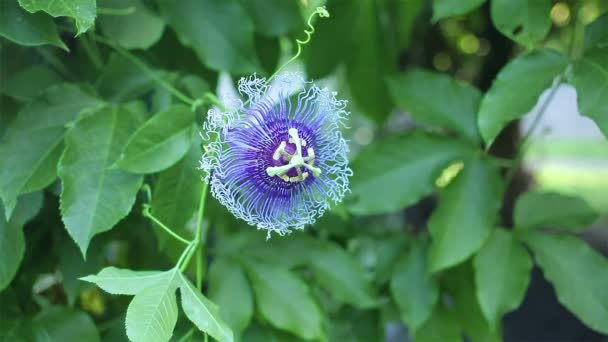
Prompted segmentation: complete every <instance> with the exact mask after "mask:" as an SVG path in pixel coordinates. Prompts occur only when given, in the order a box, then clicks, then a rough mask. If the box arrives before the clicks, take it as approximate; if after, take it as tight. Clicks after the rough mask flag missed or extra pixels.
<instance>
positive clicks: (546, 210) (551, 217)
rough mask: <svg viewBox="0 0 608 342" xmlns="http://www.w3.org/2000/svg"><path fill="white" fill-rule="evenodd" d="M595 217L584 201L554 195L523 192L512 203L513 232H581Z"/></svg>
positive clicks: (567, 196)
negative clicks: (513, 204)
mask: <svg viewBox="0 0 608 342" xmlns="http://www.w3.org/2000/svg"><path fill="white" fill-rule="evenodd" d="M598 216H599V215H598V213H597V212H596V211H595V210H594V209H593V208H591V207H590V206H589V204H587V202H586V201H585V200H584V199H582V198H580V197H575V196H570V195H562V194H558V193H554V192H534V191H529V192H525V193H523V194H522V195H521V196H520V197H519V198H518V199H517V202H515V212H514V220H515V226H516V227H517V228H543V227H554V228H566V229H570V230H574V231H581V230H584V229H585V228H588V227H589V226H590V225H591V224H593V222H595V220H597V218H598Z"/></svg>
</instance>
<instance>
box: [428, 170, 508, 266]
mask: <svg viewBox="0 0 608 342" xmlns="http://www.w3.org/2000/svg"><path fill="white" fill-rule="evenodd" d="M498 171H499V170H498V169H497V168H496V167H494V166H493V165H491V164H490V163H489V161H488V160H484V159H478V158H470V159H468V160H465V162H464V169H463V170H462V171H460V173H459V174H458V175H457V176H456V178H455V179H454V180H452V182H451V183H450V184H449V185H448V186H446V187H445V188H444V189H442V191H441V192H440V193H439V205H438V207H437V209H435V211H434V212H433V215H432V216H431V218H430V220H429V231H430V234H431V237H432V243H431V249H430V251H429V263H430V269H431V271H432V272H437V271H439V270H442V269H444V268H448V267H450V266H454V265H456V264H458V263H460V262H462V261H464V260H465V259H467V258H468V257H470V256H471V255H472V254H473V253H475V252H476V251H477V250H479V248H481V246H482V245H483V243H484V241H485V240H486V238H487V237H488V236H489V235H490V232H491V230H492V227H494V223H495V221H496V216H497V214H498V210H499V209H500V206H501V204H502V193H503V188H504V184H503V182H502V179H501V176H500V173H499V172H498Z"/></svg>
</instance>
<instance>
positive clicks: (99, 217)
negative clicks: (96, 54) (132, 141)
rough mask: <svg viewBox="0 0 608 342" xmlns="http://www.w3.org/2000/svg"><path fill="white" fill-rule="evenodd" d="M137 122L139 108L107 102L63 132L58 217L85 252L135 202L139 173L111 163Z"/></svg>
mask: <svg viewBox="0 0 608 342" xmlns="http://www.w3.org/2000/svg"><path fill="white" fill-rule="evenodd" d="M140 122H141V114H140V113H138V112H134V111H132V110H131V109H128V108H127V107H108V108H105V109H102V110H100V111H99V112H97V113H95V114H93V115H90V116H88V117H85V118H83V119H81V120H79V121H77V122H76V123H75V124H74V125H73V126H72V127H70V129H69V130H68V132H67V134H66V137H65V144H66V148H65V151H64V152H63V155H62V157H61V160H60V161H59V177H60V178H61V181H62V182H63V189H62V191H61V206H60V208H61V218H62V220H63V222H64V224H65V226H66V229H67V230H68V233H69V234H70V236H71V237H72V238H73V239H74V241H75V242H76V244H78V247H80V250H81V251H82V253H83V255H84V254H85V252H86V250H87V247H88V246H89V242H90V240H91V239H92V238H93V236H95V235H96V234H98V233H101V232H104V231H107V230H109V229H112V227H113V226H114V225H115V224H116V223H118V221H119V220H120V219H122V218H123V217H125V216H126V215H127V214H128V213H129V212H130V211H131V207H132V206H133V203H135V195H136V194H137V192H138V190H139V188H140V187H141V183H142V180H143V177H142V176H138V175H133V174H130V173H127V172H125V171H123V170H120V169H110V168H109V167H110V166H111V165H113V164H114V162H115V161H116V160H117V158H118V156H119V154H120V151H121V150H122V147H123V146H124V144H125V143H126V142H127V140H128V139H129V137H130V135H131V134H132V133H133V131H135V129H136V128H137V127H138V125H139V123H140ZM92 137H93V138H92ZM82 156H86V158H83V157H82Z"/></svg>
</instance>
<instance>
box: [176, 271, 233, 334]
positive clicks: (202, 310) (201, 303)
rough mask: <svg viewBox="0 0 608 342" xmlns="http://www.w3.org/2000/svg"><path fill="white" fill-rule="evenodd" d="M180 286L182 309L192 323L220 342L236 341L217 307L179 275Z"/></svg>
mask: <svg viewBox="0 0 608 342" xmlns="http://www.w3.org/2000/svg"><path fill="white" fill-rule="evenodd" d="M179 276H180V277H181V283H180V285H179V288H180V294H181V296H182V308H183V309H184V313H185V314H186V316H187V317H188V319H189V320H190V321H192V323H194V324H195V325H196V326H197V327H198V329H199V330H200V331H202V332H205V333H207V334H209V335H210V336H211V337H213V338H214V339H216V340H218V341H220V342H225V341H228V342H232V341H234V335H233V334H232V330H231V329H230V327H229V326H228V325H227V324H226V323H225V322H224V321H222V319H221V317H220V314H219V309H218V307H217V305H215V304H214V303H213V302H211V301H210V300H209V299H207V298H205V296H203V294H202V293H201V292H200V291H199V290H198V289H197V288H196V287H195V286H194V285H192V283H190V281H189V280H188V279H186V277H185V276H184V275H183V274H182V273H179Z"/></svg>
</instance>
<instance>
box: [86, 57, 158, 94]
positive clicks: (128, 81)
mask: <svg viewBox="0 0 608 342" xmlns="http://www.w3.org/2000/svg"><path fill="white" fill-rule="evenodd" d="M153 72H154V73H156V76H158V77H160V76H162V72H161V71H156V70H155V71H153ZM153 86H154V79H153V78H152V75H149V74H147V73H145V72H143V71H142V70H141V69H140V68H139V67H138V66H137V65H135V64H133V63H132V62H131V61H129V60H127V59H126V58H125V57H123V56H121V55H119V54H117V53H115V54H113V55H112V56H110V61H109V62H108V65H107V66H106V68H105V70H104V71H103V73H102V74H101V76H100V77H99V80H98V81H97V89H98V90H99V94H100V95H101V96H102V97H103V98H105V99H107V100H109V101H112V102H125V101H128V100H133V99H136V98H138V97H140V96H142V95H143V94H145V93H146V92H148V91H150V90H152V88H153Z"/></svg>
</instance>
